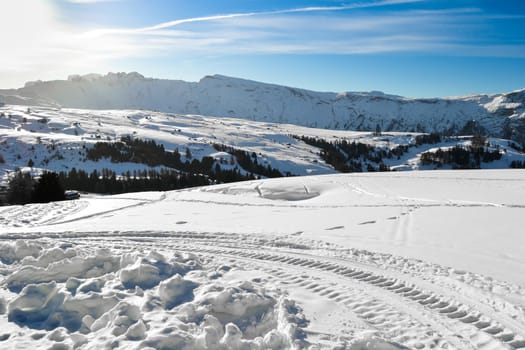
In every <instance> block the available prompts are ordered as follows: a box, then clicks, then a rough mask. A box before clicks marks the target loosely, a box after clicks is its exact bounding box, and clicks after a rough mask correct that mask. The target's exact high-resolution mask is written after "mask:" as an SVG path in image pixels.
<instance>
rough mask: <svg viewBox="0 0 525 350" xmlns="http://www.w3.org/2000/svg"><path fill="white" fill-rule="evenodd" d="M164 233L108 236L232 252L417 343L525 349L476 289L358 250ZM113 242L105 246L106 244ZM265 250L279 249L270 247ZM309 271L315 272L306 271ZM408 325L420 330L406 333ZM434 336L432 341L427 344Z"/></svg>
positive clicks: (519, 333)
mask: <svg viewBox="0 0 525 350" xmlns="http://www.w3.org/2000/svg"><path fill="white" fill-rule="evenodd" d="M163 235H164V236H162V235H161V236H158V235H157V234H156V233H154V232H150V233H132V232H128V233H126V232H123V233H121V234H120V235H115V234H114V233H113V235H111V234H108V236H105V237H106V238H109V237H111V238H112V239H113V240H114V242H115V243H118V245H119V246H120V247H121V249H122V247H128V248H129V249H133V248H136V247H137V245H140V246H141V247H143V248H151V249H174V250H181V251H193V252H195V253H198V254H200V255H202V256H206V257H208V258H209V259H212V260H217V259H220V258H228V259H230V260H234V261H237V262H238V263H239V264H240V265H247V264H251V265H252V266H255V268H257V269H260V270H263V271H266V272H268V273H269V274H270V275H272V276H274V278H275V279H276V280H278V281H280V282H279V283H280V285H281V286H283V288H284V289H287V288H292V287H293V288H306V289H307V290H309V291H310V292H313V293H317V295H318V296H320V297H324V298H329V299H331V300H334V301H335V302H338V303H341V304H342V305H344V306H345V307H347V308H349V310H350V311H351V312H353V313H354V314H355V315H356V316H358V317H359V318H361V319H362V320H364V321H366V322H367V323H368V324H369V325H370V326H372V327H374V328H375V329H378V330H380V331H381V332H383V333H384V334H385V335H390V336H391V337H392V339H395V340H399V341H400V342H402V343H404V344H408V343H410V344H411V345H412V346H415V347H422V348H433V347H437V346H441V345H443V344H445V343H448V344H449V345H451V346H453V347H457V348H461V349H466V348H472V349H477V348H482V347H484V346H490V347H493V348H507V349H519V348H524V347H525V339H524V333H525V327H524V325H525V323H523V322H521V320H516V319H513V318H512V317H510V316H509V315H506V314H504V313H501V312H500V313H498V312H495V311H494V310H493V309H491V308H490V307H489V306H487V305H486V304H485V303H484V302H482V301H479V300H476V299H475V298H472V297H470V298H469V295H466V296H465V295H461V294H460V293H458V292H457V291H456V290H454V289H452V288H448V289H447V288H446V287H447V286H446V284H444V283H442V284H439V283H430V282H428V281H425V280H423V279H421V278H418V277H417V276H415V275H407V274H406V273H400V272H396V271H392V270H390V269H388V268H386V269H385V268H379V267H377V266H374V265H373V264H370V263H369V264H367V263H364V262H356V261H353V259H352V256H350V255H347V256H346V257H345V256H344V255H343V258H341V257H337V258H333V257H326V256H323V255H322V253H321V254H320V253H319V251H313V250H315V249H316V248H315V247H311V248H312V249H311V250H312V251H313V252H309V251H308V250H305V249H301V247H299V248H297V247H294V246H293V244H291V245H290V246H289V247H287V248H285V249H283V248H282V247H283V246H284V247H286V242H281V247H279V245H278V244H276V243H278V241H270V240H261V239H256V238H252V237H249V236H246V235H234V234H230V235H222V234H219V233H216V234H202V233H199V234H193V233H191V232H187V233H184V234H179V233H173V234H171V233H165V234H163ZM62 238H63V239H64V238H65V237H62ZM97 239H98V238H97V237H92V236H90V237H85V238H84V239H82V240H81V241H82V242H85V243H87V244H90V245H92V244H97V243H96V242H94V241H96V240H97ZM75 242H79V240H78V239H76V240H75ZM107 243H108V242H107V241H106V242H101V243H99V244H102V245H104V246H106V245H107ZM261 249H272V251H268V252H262V251H261ZM305 270H306V271H308V273H307V275H308V276H307V277H303V275H304V274H305ZM310 276H317V278H319V279H320V281H319V282H315V283H313V284H312V283H311V282H310ZM334 278H335V279H336V280H337V281H338V283H337V284H336V285H333V280H334ZM354 289H357V290H359V293H358V295H357V296H356V295H355V294H352V293H351V291H352V290H354ZM441 292H443V293H441ZM365 295H366V296H367V297H364V296H365ZM471 296H476V294H475V293H474V294H473V295H471ZM428 325H430V327H428ZM425 326H427V328H425ZM403 329H416V330H417V331H414V333H411V334H406V333H403V331H402V330H403ZM389 330H391V331H389ZM388 332H391V333H388ZM392 332H394V333H392ZM396 332H397V333H396ZM429 332H430V333H429ZM466 335H468V336H467V337H466ZM429 337H430V338H432V339H433V340H432V342H431V343H425V342H424V341H425V339H426V340H428V339H429ZM440 344H441V345H440ZM443 346H444V345H443Z"/></svg>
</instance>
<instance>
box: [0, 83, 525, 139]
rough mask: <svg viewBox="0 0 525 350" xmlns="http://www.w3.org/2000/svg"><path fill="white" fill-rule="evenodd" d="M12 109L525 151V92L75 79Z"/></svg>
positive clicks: (16, 99) (14, 99)
mask: <svg viewBox="0 0 525 350" xmlns="http://www.w3.org/2000/svg"><path fill="white" fill-rule="evenodd" d="M0 95H3V100H4V101H5V102H6V103H8V104H28V105H48V106H61V107H68V108H87V109H142V110H156V111H162V112H168V113H179V114H198V115H208V116H217V117H235V118H243V119H248V120H254V121H263V122H273V123H288V124H294V125H301V126H307V127H317V128H326V129H337V130H358V131H371V130H375V129H376V127H377V126H379V127H380V128H381V129H382V130H383V131H399V132H407V131H412V132H439V133H444V134H447V135H463V134H473V133H483V134H487V135H490V136H493V137H500V138H506V139H512V140H515V141H517V142H519V143H521V144H525V104H524V103H525V90H520V91H515V92H511V93H505V94H495V95H472V96H465V97H451V98H427V99H412V98H404V97H400V96H393V95H386V94H383V93H381V92H369V93H359V92H343V93H331V92H314V91H308V90H303V89H297V88H291V87H286V86H278V85H272V84H265V83H259V82H254V81H248V80H243V79H237V78H230V77H225V76H221V75H214V76H207V77H204V78H203V79H201V80H200V81H199V82H184V81H178V80H162V79H151V78H145V77H143V76H142V75H140V74H138V73H129V74H126V73H109V74H107V75H105V76H100V75H94V74H91V75H87V76H71V77H70V78H69V79H68V80H56V81H47V82H42V81H37V82H29V83H27V84H26V85H25V86H24V87H23V88H20V89H13V90H0Z"/></svg>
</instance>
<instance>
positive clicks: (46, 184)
mask: <svg viewBox="0 0 525 350" xmlns="http://www.w3.org/2000/svg"><path fill="white" fill-rule="evenodd" d="M63 199H64V187H63V186H62V183H61V181H60V179H59V177H58V174H56V173H53V172H44V173H43V174H42V175H41V176H40V177H39V178H38V179H34V178H33V177H31V175H30V174H29V173H22V172H16V174H15V176H13V177H12V178H11V180H10V181H9V185H8V190H7V203H9V204H28V203H48V202H52V201H60V200H63Z"/></svg>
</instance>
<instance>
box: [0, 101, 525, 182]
mask: <svg viewBox="0 0 525 350" xmlns="http://www.w3.org/2000/svg"><path fill="white" fill-rule="evenodd" d="M0 112H3V113H4V114H5V115H6V117H0V155H2V157H3V158H4V160H5V162H4V163H3V164H0V171H2V172H3V173H0V176H1V177H0V183H1V182H2V181H3V182H4V183H6V182H7V180H8V178H9V174H11V173H12V172H13V171H14V170H15V169H16V168H24V167H27V164H28V161H29V159H32V160H33V163H34V167H33V169H32V171H33V172H36V173H39V172H41V171H43V170H45V169H47V170H52V171H57V172H60V171H65V172H68V171H70V170H71V169H72V168H76V169H77V170H79V169H82V170H84V171H86V172H88V173H90V172H92V171H93V170H98V171H99V172H101V171H102V169H111V170H113V171H114V172H115V173H116V174H117V176H121V174H123V173H126V172H127V171H129V172H130V173H133V172H134V171H142V170H148V169H150V167H148V166H147V165H145V164H138V163H111V162H110V161H109V160H107V159H101V160H99V161H97V162H94V161H90V160H86V159H85V158H86V156H85V148H86V147H91V145H92V144H94V143H95V142H101V141H102V142H104V141H108V142H115V141H119V140H120V138H121V137H122V136H126V135H131V136H132V137H136V138H140V139H145V140H155V142H156V143H157V144H162V145H164V148H165V149H166V150H168V151H173V150H175V149H178V150H179V152H180V153H181V154H183V155H184V154H185V150H186V148H189V149H190V151H191V154H192V157H193V158H195V159H201V158H202V157H205V156H209V157H212V158H213V159H215V161H216V163H217V164H219V165H220V166H221V168H223V169H233V168H235V167H238V164H237V163H236V159H235V157H233V156H231V155H229V154H227V153H224V152H217V151H216V150H215V148H213V144H214V143H218V144H224V145H227V146H231V147H234V148H237V149H241V150H244V151H246V152H249V153H250V154H251V153H255V154H256V155H257V160H258V162H259V163H260V164H261V165H265V166H266V165H270V166H271V167H273V168H276V169H278V170H280V171H281V173H283V174H285V173H286V172H290V173H291V174H294V175H321V174H333V173H335V172H336V171H335V170H334V169H333V167H332V166H330V165H329V164H326V163H325V162H324V160H323V159H322V158H321V157H320V154H319V152H320V150H319V149H318V148H316V147H313V146H310V145H307V144H306V143H304V142H301V141H299V140H296V139H295V138H293V137H292V136H291V135H297V136H302V135H304V136H309V137H319V138H323V139H325V140H328V141H341V140H346V141H348V142H360V143H365V144H369V145H372V146H375V147H380V148H382V149H385V150H386V149H393V148H395V147H397V146H399V145H411V147H410V148H409V151H408V152H407V153H405V154H403V155H401V156H400V157H399V159H397V157H393V158H392V159H387V158H384V159H383V160H384V163H385V164H386V165H387V166H389V167H390V168H391V169H393V170H414V169H433V168H434V166H422V165H421V164H420V155H421V154H422V153H423V152H429V151H435V150H437V149H438V148H442V149H446V148H450V147H453V146H456V145H468V144H469V142H470V141H469V138H468V137H457V138H451V139H444V140H443V141H442V142H441V143H439V144H423V145H420V146H416V145H415V137H416V136H417V135H419V134H418V133H400V132H392V133H383V134H382V135H381V136H375V135H374V134H373V133H370V132H356V131H341V130H326V129H315V128H306V127H300V126H296V125H289V124H274V123H267V122H254V121H248V120H243V119H234V118H217V117H206V116H200V115H178V114H177V115H176V114H171V113H161V112H153V111H137V110H124V111H121V110H106V111H100V110H78V109H62V110H58V109H54V108H43V107H31V108H30V111H29V113H27V112H28V111H27V107H22V106H11V105H8V106H4V107H0ZM44 118H45V120H47V122H46V123H42V122H39V120H43V119H44ZM24 120H25V122H24ZM487 141H488V142H489V143H490V145H491V147H490V149H491V150H496V149H498V150H499V151H500V154H501V156H502V157H501V159H500V160H497V161H494V162H491V163H481V165H480V166H481V167H482V168H509V166H510V164H511V162H512V161H522V162H524V161H525V154H523V153H520V152H519V151H517V150H516V149H514V148H513V147H511V146H510V145H509V141H508V140H504V139H499V138H493V137H491V138H487ZM183 160H184V159H183ZM27 169H29V168H27ZM156 169H157V170H159V167H156ZM241 171H243V170H242V169H241Z"/></svg>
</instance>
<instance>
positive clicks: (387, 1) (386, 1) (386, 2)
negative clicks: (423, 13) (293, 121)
mask: <svg viewBox="0 0 525 350" xmlns="http://www.w3.org/2000/svg"><path fill="white" fill-rule="evenodd" d="M73 1H92V0H73ZM94 1H97V0H94ZM102 1H103V0H102ZM423 1H425V0H381V1H374V2H368V3H355V4H351V5H341V6H312V7H298V8H291V9H284V10H275V11H260V12H246V13H231V14H222V15H214V16H203V17H193V18H184V19H177V20H173V21H168V22H163V23H159V24H156V25H152V26H148V27H141V28H120V29H114V28H113V29H97V30H93V31H90V32H88V33H86V35H88V36H102V35H107V34H141V33H145V32H151V31H155V30H159V29H166V28H171V27H175V26H179V25H182V24H188V23H196V22H209V21H220V20H228V19H234V18H242V17H255V16H271V15H284V14H294V13H308V12H328V11H344V10H351V9H359V8H372V7H384V6H391V5H399V4H409V3H417V2H423Z"/></svg>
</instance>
